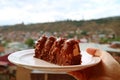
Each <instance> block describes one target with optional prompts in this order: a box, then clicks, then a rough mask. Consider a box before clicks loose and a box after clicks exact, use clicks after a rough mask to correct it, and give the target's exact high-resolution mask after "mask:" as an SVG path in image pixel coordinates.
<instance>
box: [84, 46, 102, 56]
mask: <svg viewBox="0 0 120 80" xmlns="http://www.w3.org/2000/svg"><path fill="white" fill-rule="evenodd" d="M86 51H87V52H88V53H89V54H90V55H93V56H100V55H101V52H100V50H99V49H96V48H87V49H86Z"/></svg>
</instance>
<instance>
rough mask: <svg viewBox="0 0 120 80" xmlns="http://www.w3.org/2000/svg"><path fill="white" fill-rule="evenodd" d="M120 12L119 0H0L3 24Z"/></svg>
mask: <svg viewBox="0 0 120 80" xmlns="http://www.w3.org/2000/svg"><path fill="white" fill-rule="evenodd" d="M111 16H120V0H0V25H13V24H19V23H25V24H30V23H43V22H54V21H60V20H67V19H70V20H83V19H84V20H90V19H98V18H105V17H111Z"/></svg>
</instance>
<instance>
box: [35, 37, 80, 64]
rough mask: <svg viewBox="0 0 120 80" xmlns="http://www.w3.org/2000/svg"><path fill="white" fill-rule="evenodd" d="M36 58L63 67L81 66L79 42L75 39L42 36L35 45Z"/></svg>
mask: <svg viewBox="0 0 120 80" xmlns="http://www.w3.org/2000/svg"><path fill="white" fill-rule="evenodd" d="M34 57H35V58H38V59H42V60H45V61H47V62H50V63H53V64H57V65H63V66H66V65H78V64H81V54H80V48H79V42H78V41H77V40H75V39H65V38H55V37H53V36H50V37H46V36H42V37H41V38H40V39H39V40H38V42H37V44H36V45H35V55H34Z"/></svg>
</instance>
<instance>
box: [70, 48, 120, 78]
mask: <svg viewBox="0 0 120 80" xmlns="http://www.w3.org/2000/svg"><path fill="white" fill-rule="evenodd" d="M86 51H87V52H88V53H89V54H91V55H93V56H97V57H100V58H101V62H100V63H98V64H97V65H95V66H92V67H89V68H86V69H83V70H79V71H71V72H68V74H69V75H71V76H73V77H74V78H76V79H77V80H120V64H119V63H118V62H117V61H116V60H115V59H114V58H113V57H112V56H111V55H110V54H109V53H107V52H105V51H102V50H100V49H95V48H88V49H87V50H86Z"/></svg>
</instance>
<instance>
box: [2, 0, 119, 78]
mask: <svg viewBox="0 0 120 80" xmlns="http://www.w3.org/2000/svg"><path fill="white" fill-rule="evenodd" d="M119 9H120V1H119V0H111V1H110V0H104V1H102V0H101V1H98V0H60V1H57V0H0V80H16V66H15V65H14V64H12V63H10V62H9V61H8V59H7V57H8V56H9V54H11V53H13V52H16V51H20V50H25V49H32V48H34V45H35V42H36V41H37V40H38V39H39V38H40V37H41V36H42V35H43V34H45V35H47V36H51V35H54V36H56V37H64V38H75V39H78V40H79V41H80V48H81V50H85V49H86V48H87V47H95V48H100V49H102V50H105V51H107V52H109V53H110V54H111V55H112V56H113V57H114V58H115V59H116V60H117V61H118V62H119V63H120V10H119ZM54 76H56V77H54ZM49 77H50V78H48V80H60V78H59V77H61V79H62V80H74V78H73V77H71V76H69V75H67V74H57V73H56V74H52V75H51V74H50V75H49ZM31 78H32V80H44V74H43V73H38V72H37V73H36V72H34V73H32V72H31Z"/></svg>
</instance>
